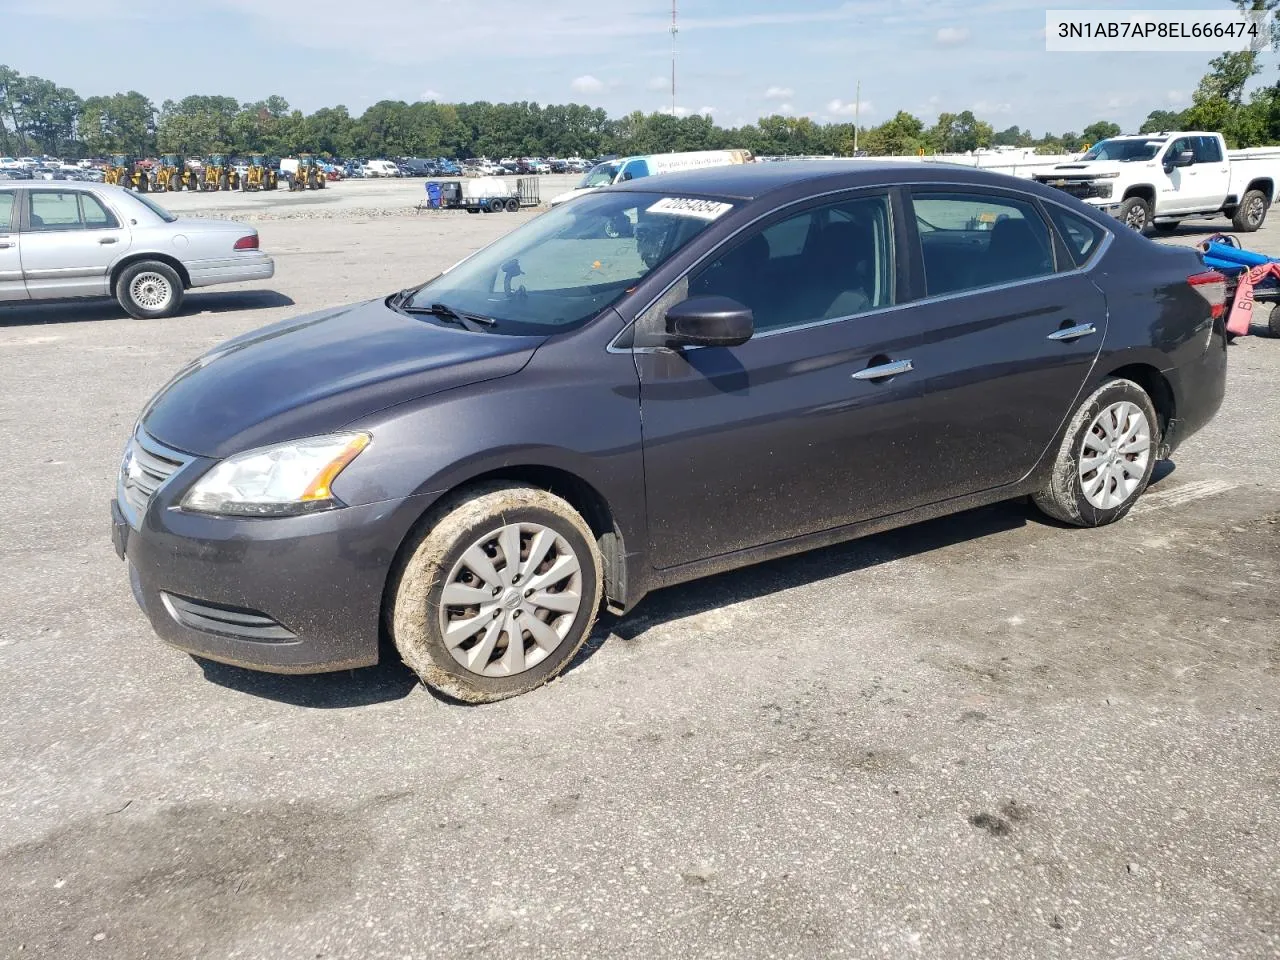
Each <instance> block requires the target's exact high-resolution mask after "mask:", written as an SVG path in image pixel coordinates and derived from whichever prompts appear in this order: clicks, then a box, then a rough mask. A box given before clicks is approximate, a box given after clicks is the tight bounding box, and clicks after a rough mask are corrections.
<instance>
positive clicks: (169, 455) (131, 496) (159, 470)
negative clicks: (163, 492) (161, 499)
mask: <svg viewBox="0 0 1280 960" xmlns="http://www.w3.org/2000/svg"><path fill="white" fill-rule="evenodd" d="M190 462H191V458H190V457H188V456H186V455H185V454H182V453H179V452H178V451H177V450H171V449H169V448H168V447H166V446H164V444H162V443H159V442H157V441H156V440H154V439H153V438H152V437H150V436H148V435H147V433H146V431H144V430H143V429H142V428H141V427H139V428H138V430H137V432H135V433H134V435H133V438H132V439H131V440H130V441H129V445H128V446H127V447H125V451H124V460H123V461H122V462H121V464H120V483H119V499H120V506H121V509H123V510H124V511H125V513H126V514H127V515H128V519H129V521H130V523H132V524H133V526H135V527H136V526H138V525H139V523H141V521H142V515H143V514H144V513H146V510H147V505H148V504H149V503H150V502H151V498H152V497H154V496H155V494H156V491H157V490H159V489H160V488H161V487H162V486H163V485H164V483H165V481H167V480H168V479H169V478H170V477H172V476H173V475H174V474H175V473H177V472H178V470H180V469H181V468H182V467H185V466H186V465H187V464H188V463H190Z"/></svg>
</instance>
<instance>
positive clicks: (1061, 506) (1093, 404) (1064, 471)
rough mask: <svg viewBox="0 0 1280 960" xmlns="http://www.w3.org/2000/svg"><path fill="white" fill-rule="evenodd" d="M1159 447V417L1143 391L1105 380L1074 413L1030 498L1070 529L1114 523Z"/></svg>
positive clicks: (1141, 485)
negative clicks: (1049, 470) (1049, 469)
mask: <svg viewBox="0 0 1280 960" xmlns="http://www.w3.org/2000/svg"><path fill="white" fill-rule="evenodd" d="M1159 449H1160V418H1159V417H1158V416H1157V414H1156V409H1155V404H1153V403H1152V402H1151V398H1150V397H1149V396H1148V395H1147V393H1146V391H1145V390H1143V389H1142V388H1141V387H1140V386H1138V385H1137V384H1136V383H1134V382H1133V381H1131V380H1122V379H1119V378H1117V379H1114V380H1108V381H1106V382H1105V383H1103V384H1102V386H1100V387H1098V389H1097V390H1095V391H1094V392H1093V393H1092V394H1091V395H1090V396H1089V397H1087V398H1086V399H1085V400H1084V402H1083V403H1081V404H1080V406H1079V407H1078V408H1077V409H1076V412H1075V414H1074V415H1073V416H1072V418H1071V423H1070V424H1069V425H1068V427H1067V432H1066V434H1065V435H1064V437H1063V439H1062V446H1061V448H1060V449H1059V450H1058V456H1057V459H1056V460H1055V461H1054V465H1053V471H1052V473H1051V474H1050V476H1049V480H1048V482H1047V483H1046V484H1045V486H1044V488H1043V489H1042V490H1040V491H1039V492H1037V493H1036V494H1034V495H1033V497H1032V499H1033V501H1034V502H1035V505H1036V506H1037V507H1039V508H1040V510H1041V511H1042V512H1044V513H1045V514H1047V515H1048V516H1050V517H1053V518H1054V519H1055V520H1061V521H1062V522H1063V523H1069V524H1072V525H1073V526H1077V527H1101V526H1104V525H1105V524H1108V523H1114V522H1115V521H1117V520H1119V519H1120V518H1121V517H1123V516H1124V515H1125V514H1126V513H1128V512H1129V510H1130V509H1131V508H1132V507H1133V505H1134V503H1135V502H1137V499H1138V497H1140V496H1142V492H1143V491H1144V490H1146V488H1147V484H1148V483H1150V482H1151V473H1152V471H1153V470H1154V469H1155V465H1156V460H1157V453H1158V451H1159Z"/></svg>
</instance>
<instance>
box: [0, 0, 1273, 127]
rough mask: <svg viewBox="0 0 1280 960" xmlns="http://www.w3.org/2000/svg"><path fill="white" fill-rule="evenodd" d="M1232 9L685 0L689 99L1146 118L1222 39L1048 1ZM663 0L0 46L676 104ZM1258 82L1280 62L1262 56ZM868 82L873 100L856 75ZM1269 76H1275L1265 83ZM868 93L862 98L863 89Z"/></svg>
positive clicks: (255, 83)
mask: <svg viewBox="0 0 1280 960" xmlns="http://www.w3.org/2000/svg"><path fill="white" fill-rule="evenodd" d="M1050 6H1052V7H1053V8H1055V9H1061V8H1093V9H1100V10H1105V9H1119V8H1131V9H1150V8H1153V7H1158V8H1160V9H1164V10H1178V9H1187V10H1204V9H1229V8H1230V4H1229V3H1228V2H1227V0H1158V2H1153V0H1136V2H1131V0H1115V2H1111V3H1105V2H1104V3H1100V2H1097V0H1093V2H1076V3H1071V2H1069V0H1067V2H1061V0H1060V2H1057V3H1044V2H1041V3H1033V2H1030V0H679V33H678V36H677V61H676V98H675V110H676V112H677V113H679V114H682V115H683V114H687V113H704V114H708V115H710V116H712V117H713V118H714V119H715V120H716V122H718V123H720V124H722V125H726V126H737V125H740V124H743V123H748V122H752V121H754V120H756V119H757V118H758V117H760V116H765V115H769V114H774V113H782V114H789V115H795V116H808V117H811V118H812V119H814V120H815V121H818V122H823V123H825V122H831V121H842V122H843V121H849V120H852V119H853V117H854V113H855V105H857V112H858V116H859V119H860V121H861V122H862V123H863V124H864V125H868V126H871V125H874V124H876V123H880V122H882V121H884V120H886V119H888V118H889V117H891V116H892V115H893V114H894V113H895V112H896V111H898V110H907V111H910V112H912V113H914V114H916V115H917V116H920V117H921V118H923V119H925V120H926V121H927V122H932V120H933V119H934V118H935V117H936V116H937V114H938V113H939V112H940V111H950V112H953V113H956V112H959V111H962V110H972V111H973V112H974V113H975V114H976V115H977V116H978V118H979V119H983V120H986V121H988V122H989V123H991V124H992V125H993V126H995V128H996V129H997V130H1001V129H1005V128H1006V127H1009V126H1012V125H1018V126H1020V127H1023V128H1024V129H1025V128H1031V130H1032V131H1033V132H1034V133H1035V134H1036V135H1037V136H1039V135H1041V134H1043V133H1045V132H1048V131H1052V132H1054V133H1062V132H1065V131H1067V130H1073V131H1079V130H1081V129H1083V128H1084V127H1085V126H1087V125H1088V124H1089V123H1091V122H1093V121H1095V120H1111V121H1114V122H1116V123H1119V124H1120V125H1121V127H1123V128H1124V129H1126V130H1130V129H1136V128H1137V127H1138V126H1139V125H1140V124H1141V122H1142V120H1143V119H1144V118H1145V117H1146V115H1147V113H1148V112H1149V111H1151V110H1153V109H1178V108H1181V107H1185V106H1187V105H1188V104H1189V103H1190V101H1191V94H1192V92H1193V91H1194V90H1195V87H1196V84H1197V83H1198V82H1199V79H1200V77H1201V75H1202V74H1203V73H1204V72H1205V69H1206V66H1207V63H1208V61H1209V59H1210V57H1211V56H1212V54H1209V53H1125V54H1115V53H1111V54H1099V53H1048V52H1046V51H1045V49H1044V47H1045V41H1044V22H1045V21H1044V14H1045V10H1046V8H1048V7H1050ZM670 26H671V6H670V2H669V0H667V2H663V0H603V2H602V0H377V2H372V3H371V2H361V0H301V2H294V0H198V2H195V3H179V4H164V3H158V2H150V0H143V2H138V0H0V63H7V64H8V65H9V66H11V67H13V68H15V69H17V70H19V71H20V72H22V73H25V74H37V75H40V76H43V77H47V78H48V79H50V80H53V81H55V82H56V83H59V84H61V85H63V86H69V87H71V88H73V89H74V90H75V91H76V92H77V93H79V94H80V95H81V96H82V97H87V96H92V95H97V94H109V93H115V92H120V91H125V90H129V89H135V90H139V91H141V92H142V93H144V94H146V95H147V96H149V97H150V98H151V99H152V100H154V101H155V102H156V104H157V106H158V105H159V104H160V103H161V102H162V101H163V100H166V99H179V98H181V97H183V96H185V95H187V94H191V93H205V94H221V95H226V96H232V97H236V98H237V99H239V100H242V101H246V100H259V99H263V98H265V97H266V96H268V95H270V94H280V95H282V96H283V97H285V99H287V100H288V101H289V103H290V104H291V105H292V106H293V107H296V108H299V109H301V110H304V111H306V112H310V111H312V110H315V109H317V108H319V107H322V106H333V105H336V104H339V103H341V104H345V105H346V106H347V107H348V109H350V110H351V112H352V113H354V114H359V113H360V112H362V111H363V110H364V109H365V108H366V107H368V106H369V105H370V104H372V103H375V102H377V101H378V100H384V99H393V100H406V101H409V102H412V101H415V100H440V101H449V102H457V101H471V100H490V101H512V100H535V101H538V102H539V103H567V102H575V103H586V104H590V105H592V106H598V107H603V108H604V109H605V110H606V111H608V112H609V114H610V115H611V116H621V115H623V114H625V113H628V112H630V111H632V110H643V111H645V112H651V111H656V110H668V111H670V110H671V109H672V108H673V105H672V96H671V46H672V44H671V39H672V38H671V33H670ZM1265 63H1266V73H1265V74H1264V76H1263V78H1262V80H1265V81H1267V82H1273V81H1274V80H1275V79H1277V78H1276V73H1275V71H1276V62H1275V58H1274V57H1273V56H1272V55H1267V57H1266V58H1265ZM859 81H860V82H861V97H860V98H859V96H858V92H857V91H858V85H859ZM1259 82H1261V80H1260V81H1259ZM859 100H860V102H859Z"/></svg>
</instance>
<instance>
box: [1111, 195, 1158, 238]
mask: <svg viewBox="0 0 1280 960" xmlns="http://www.w3.org/2000/svg"><path fill="white" fill-rule="evenodd" d="M1119 219H1120V222H1121V223H1123V224H1124V225H1125V226H1126V227H1129V228H1130V229H1133V230H1136V231H1137V232H1138V233H1142V232H1143V231H1144V230H1146V229H1147V226H1148V225H1149V224H1150V223H1151V206H1150V204H1148V203H1147V201H1145V200H1143V199H1142V198H1141V197H1130V198H1129V199H1128V200H1126V201H1125V202H1124V203H1122V204H1120V217H1119Z"/></svg>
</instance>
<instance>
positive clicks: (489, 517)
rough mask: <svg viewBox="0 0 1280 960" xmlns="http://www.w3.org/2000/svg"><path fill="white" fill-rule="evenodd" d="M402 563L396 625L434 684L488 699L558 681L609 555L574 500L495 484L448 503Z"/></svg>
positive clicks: (588, 617) (393, 616) (591, 619)
mask: <svg viewBox="0 0 1280 960" xmlns="http://www.w3.org/2000/svg"><path fill="white" fill-rule="evenodd" d="M428 522H429V524H430V525H429V527H428V529H427V530H426V532H425V533H424V534H423V536H422V539H421V540H419V541H418V543H417V545H416V546H415V547H413V549H412V552H411V553H409V554H408V556H407V558H406V559H405V560H404V561H402V564H401V566H400V569H399V574H398V577H397V579H396V581H395V587H394V591H393V593H392V603H391V609H390V611H389V617H388V619H389V622H390V628H391V635H392V637H393V638H394V640H395V644H396V648H397V649H398V650H399V651H400V656H401V657H403V658H404V661H405V663H407V664H408V665H409V666H410V667H411V668H413V670H414V671H415V672H416V673H417V674H418V676H420V677H421V678H422V680H423V682H424V683H426V684H427V685H428V686H430V687H432V688H433V689H435V690H438V691H440V692H441V693H444V694H447V695H448V696H450V697H453V698H455V699H457V700H463V701H467V702H470V703H485V702H490V701H494V700H502V699H505V698H507V697H513V696H516V695H517V694H521V693H526V692H528V691H530V690H533V689H535V688H536V687H540V686H542V685H543V684H544V683H547V682H548V681H550V680H552V679H553V678H555V677H556V676H557V675H558V674H559V673H560V672H561V671H562V670H564V668H565V667H566V666H568V665H569V663H570V661H572V660H573V657H574V655H575V654H576V653H577V652H578V650H579V648H581V646H582V644H583V641H585V640H586V638H587V635H588V634H589V633H590V632H591V626H592V624H593V623H595V619H596V613H597V610H598V608H599V606H600V597H601V594H602V589H603V588H602V580H601V569H602V564H601V560H600V553H599V550H598V549H597V547H596V541H595V538H594V536H593V535H592V533H591V530H590V528H589V527H588V526H587V524H586V522H585V521H584V520H583V519H582V517H581V516H580V515H579V514H578V512H577V511H576V510H574V509H573V507H571V506H570V505H569V504H568V503H566V502H565V501H564V500H562V499H560V498H559V497H557V496H555V495H553V494H551V493H548V492H547V491H545V490H541V489H538V488H536V487H530V486H524V485H507V484H503V483H496V484H487V485H483V486H479V487H476V488H474V489H473V490H471V491H469V492H468V493H466V494H465V495H462V496H458V497H455V498H453V499H451V500H449V501H447V502H445V503H444V504H442V505H441V506H440V507H439V508H438V509H437V510H436V511H435V513H434V515H433V517H432V518H431V519H430V520H429V521H428Z"/></svg>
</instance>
